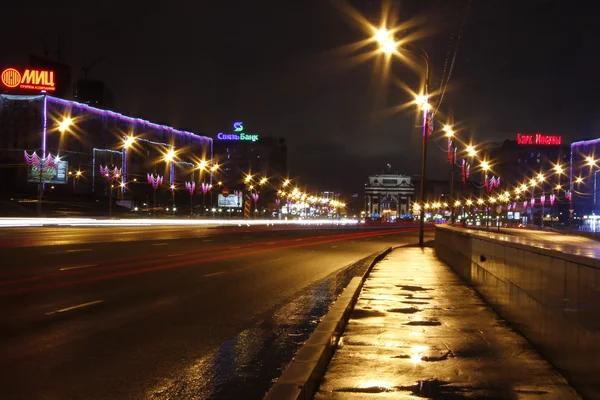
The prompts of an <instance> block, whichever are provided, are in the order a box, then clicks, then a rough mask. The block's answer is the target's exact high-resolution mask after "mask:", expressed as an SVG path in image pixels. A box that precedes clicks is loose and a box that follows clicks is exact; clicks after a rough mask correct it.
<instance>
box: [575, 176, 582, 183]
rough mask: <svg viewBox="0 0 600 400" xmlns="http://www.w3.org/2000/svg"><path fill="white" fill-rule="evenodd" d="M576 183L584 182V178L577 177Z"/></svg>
mask: <svg viewBox="0 0 600 400" xmlns="http://www.w3.org/2000/svg"><path fill="white" fill-rule="evenodd" d="M575 183H583V178H582V177H578V178H577V179H575Z"/></svg>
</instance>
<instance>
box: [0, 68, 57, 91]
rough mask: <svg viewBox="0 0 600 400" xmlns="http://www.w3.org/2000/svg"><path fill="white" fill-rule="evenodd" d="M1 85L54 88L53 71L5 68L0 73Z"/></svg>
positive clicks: (47, 89)
mask: <svg viewBox="0 0 600 400" xmlns="http://www.w3.org/2000/svg"><path fill="white" fill-rule="evenodd" d="M0 81H1V82H2V85H3V86H4V87H6V88H9V89H26V90H46V91H49V92H52V91H54V90H56V85H55V83H54V71H48V70H39V69H26V70H25V71H24V72H23V73H20V72H19V71H17V70H16V69H14V68H6V69H5V70H4V71H2V75H0Z"/></svg>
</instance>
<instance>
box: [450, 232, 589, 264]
mask: <svg viewBox="0 0 600 400" xmlns="http://www.w3.org/2000/svg"><path fill="white" fill-rule="evenodd" d="M448 228H450V227H448ZM451 229H458V230H461V231H463V232H469V233H473V234H476V235H479V236H484V237H488V238H491V239H495V240H501V241H504V242H509V243H518V244H522V245H525V246H533V247H538V248H541V249H546V250H554V251H560V252H562V253H566V254H572V255H575V256H582V257H588V258H593V259H597V260H600V242H598V241H596V240H594V239H590V238H587V237H584V236H578V235H568V234H565V233H561V232H552V231H538V230H531V229H511V228H502V229H501V231H500V232H498V231H497V230H495V229H490V230H489V231H486V230H484V229H465V228H451Z"/></svg>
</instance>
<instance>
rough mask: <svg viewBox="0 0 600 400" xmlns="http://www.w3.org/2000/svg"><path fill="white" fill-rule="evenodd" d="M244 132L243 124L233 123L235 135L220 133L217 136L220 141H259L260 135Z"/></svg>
mask: <svg viewBox="0 0 600 400" xmlns="http://www.w3.org/2000/svg"><path fill="white" fill-rule="evenodd" d="M243 130H244V125H243V122H234V123H233V131H234V132H235V133H223V132H220V133H218V134H217V139H219V140H236V141H245V142H256V141H257V140H258V135H251V134H248V133H244V132H242V131H243Z"/></svg>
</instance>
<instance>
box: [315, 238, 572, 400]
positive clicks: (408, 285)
mask: <svg viewBox="0 0 600 400" xmlns="http://www.w3.org/2000/svg"><path fill="white" fill-rule="evenodd" d="M377 398H386V399H392V398H393V399H415V398H435V399H455V400H456V399H487V400H492V399H544V400H548V399H560V400H568V399H578V398H579V396H578V395H577V394H576V393H575V391H574V390H573V389H572V388H571V387H570V386H569V385H568V384H567V383H566V381H565V380H564V378H563V377H562V376H561V375H560V374H558V373H557V372H556V371H555V370H554V369H553V368H552V367H551V366H550V365H549V364H548V363H547V362H546V361H545V360H543V359H542V358H541V357H540V356H539V355H538V354H537V353H536V352H535V351H534V350H533V349H532V348H531V347H530V345H529V344H528V342H526V341H525V339H523V338H522V337H521V336H520V335H518V334H517V333H515V332H514V331H512V330H511V329H510V328H509V327H508V326H507V325H506V323H505V322H504V321H503V320H501V319H499V317H498V316H497V315H496V314H495V313H494V312H493V311H492V310H491V309H490V308H489V307H488V306H487V305H486V304H485V303H483V301H482V300H481V299H480V298H479V297H478V296H477V294H476V293H475V292H474V291H473V290H472V289H470V288H468V287H467V286H465V284H464V283H463V282H462V281H461V280H460V279H459V278H458V277H457V276H456V275H455V274H454V273H453V272H452V271H451V270H450V268H449V267H447V266H446V265H445V264H443V263H442V262H440V261H438V260H437V258H435V255H434V251H433V249H430V248H426V249H424V250H421V249H420V248H416V247H407V248H402V249H398V250H395V251H393V252H392V253H391V254H389V255H388V256H387V257H386V258H385V259H384V260H383V261H381V262H379V263H378V264H377V265H376V266H375V268H374V269H373V271H372V272H371V274H370V276H369V278H368V279H367V281H366V282H365V284H364V287H363V289H362V292H361V294H360V297H359V299H358V302H357V304H356V307H355V309H354V311H353V313H352V315H351V318H350V321H349V323H348V326H347V327H346V330H345V332H344V335H343V337H342V339H341V341H340V346H339V348H338V349H337V350H336V353H335V355H334V357H333V359H332V360H331V363H330V364H329V367H328V369H327V372H326V374H325V378H324V380H323V382H322V384H321V387H320V389H319V392H318V393H317V395H316V396H315V399H377Z"/></svg>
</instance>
